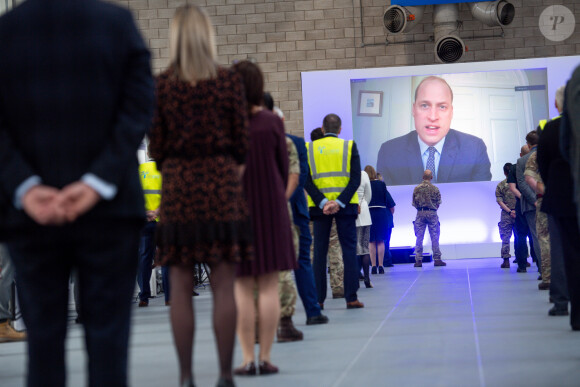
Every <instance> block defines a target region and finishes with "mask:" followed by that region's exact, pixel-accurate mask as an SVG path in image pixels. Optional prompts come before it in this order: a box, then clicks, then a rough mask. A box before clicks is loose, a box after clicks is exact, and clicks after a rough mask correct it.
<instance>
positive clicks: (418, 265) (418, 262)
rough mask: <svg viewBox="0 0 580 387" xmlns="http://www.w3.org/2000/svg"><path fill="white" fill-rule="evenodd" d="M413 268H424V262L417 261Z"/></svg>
mask: <svg viewBox="0 0 580 387" xmlns="http://www.w3.org/2000/svg"><path fill="white" fill-rule="evenodd" d="M413 267H423V262H422V261H417V262H415V264H414V265H413Z"/></svg>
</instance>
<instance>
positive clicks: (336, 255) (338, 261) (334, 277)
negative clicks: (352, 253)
mask: <svg viewBox="0 0 580 387" xmlns="http://www.w3.org/2000/svg"><path fill="white" fill-rule="evenodd" d="M310 234H312V235H314V229H313V226H312V222H310ZM310 256H311V257H312V258H311V259H312V261H314V243H312V244H311V245H310ZM327 259H328V266H329V268H330V289H331V290H332V295H333V296H340V297H342V296H343V295H344V263H343V262H342V249H341V247H340V242H339V240H338V233H337V232H336V220H333V221H332V227H331V229H330V238H329V240H328V257H327Z"/></svg>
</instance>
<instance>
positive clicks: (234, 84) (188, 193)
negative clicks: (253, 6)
mask: <svg viewBox="0 0 580 387" xmlns="http://www.w3.org/2000/svg"><path fill="white" fill-rule="evenodd" d="M169 44H170V57H171V64H170V66H169V68H168V69H167V70H165V71H164V72H163V73H161V74H160V75H159V77H158V79H157V86H156V92H157V108H156V114H155V118H154V125H153V129H152V133H151V143H150V153H151V155H152V156H153V157H154V158H155V160H157V163H158V166H159V168H160V170H161V174H162V177H163V188H162V195H161V198H162V199H161V207H160V209H161V212H160V219H161V220H160V222H159V225H158V230H157V231H158V232H157V245H158V247H159V252H158V261H160V262H159V263H160V264H162V265H168V266H169V270H170V276H171V309H170V316H171V326H172V329H173V337H174V342H175V347H176V350H177V355H178V358H179V369H180V382H181V385H182V386H193V372H192V347H193V338H194V327H195V325H194V316H193V305H192V299H191V293H192V289H193V287H194V272H193V265H194V264H196V263H207V264H208V265H209V267H210V269H211V272H210V283H211V287H212V291H213V299H214V306H213V326H214V333H215V337H216V342H217V349H218V356H219V367H220V377H219V381H218V386H233V385H234V384H233V379H232V355H233V349H234V341H235V329H236V323H235V322H236V319H237V313H236V305H235V300H234V278H235V269H236V264H235V263H236V262H240V261H244V260H246V259H247V258H251V253H252V251H251V250H252V249H251V244H250V230H251V224H250V222H249V217H248V210H247V204H246V202H245V201H244V199H243V198H244V194H243V189H242V182H241V175H242V173H243V169H244V165H245V159H246V153H247V149H248V117H247V106H246V103H245V99H244V94H243V86H242V82H241V79H240V76H239V75H238V74H237V73H234V72H232V71H231V70H226V69H224V68H220V67H219V66H218V65H217V64H216V60H215V56H216V55H215V45H214V38H213V27H212V25H211V23H210V19H209V17H208V16H207V14H206V13H205V12H204V11H203V10H202V9H201V8H199V7H197V6H193V5H188V6H184V7H180V8H178V9H177V10H176V11H175V16H174V17H173V20H172V22H171V26H170V36H169Z"/></svg>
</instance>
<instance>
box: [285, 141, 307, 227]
mask: <svg viewBox="0 0 580 387" xmlns="http://www.w3.org/2000/svg"><path fill="white" fill-rule="evenodd" d="M287 136H288V137H289V138H290V139H291V140H292V142H293V143H294V145H295V146H296V150H297V151H298V159H299V160H300V178H299V179H298V187H296V191H294V193H293V194H292V197H290V206H291V207H292V215H293V217H294V223H295V224H296V225H302V224H304V225H306V226H308V223H309V221H310V215H308V203H307V202H306V195H304V185H305V184H306V179H308V171H309V169H310V168H309V166H308V154H307V151H306V145H304V139H303V138H300V137H296V136H293V135H291V134H287Z"/></svg>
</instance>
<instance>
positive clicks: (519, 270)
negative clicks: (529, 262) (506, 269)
mask: <svg viewBox="0 0 580 387" xmlns="http://www.w3.org/2000/svg"><path fill="white" fill-rule="evenodd" d="M516 271H517V272H518V273H527V272H528V271H527V270H526V268H525V267H524V268H523V269H520V268H519V267H518V270H516Z"/></svg>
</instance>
